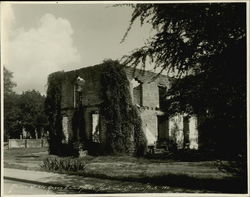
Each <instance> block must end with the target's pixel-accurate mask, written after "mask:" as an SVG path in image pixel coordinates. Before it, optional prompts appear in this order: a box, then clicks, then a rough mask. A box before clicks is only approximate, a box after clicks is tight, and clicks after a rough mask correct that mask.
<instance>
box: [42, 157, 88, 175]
mask: <svg viewBox="0 0 250 197" xmlns="http://www.w3.org/2000/svg"><path fill="white" fill-rule="evenodd" d="M86 164H87V161H86V160H83V159H81V158H72V157H66V158H58V157H54V158H53V157H48V158H46V159H44V160H43V163H42V165H41V167H42V168H43V169H46V170H49V171H60V172H64V171H70V172H79V171H83V170H84V169H85V166H86Z"/></svg>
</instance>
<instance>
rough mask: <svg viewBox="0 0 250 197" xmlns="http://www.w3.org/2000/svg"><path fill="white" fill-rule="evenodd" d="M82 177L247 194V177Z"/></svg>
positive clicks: (102, 175) (88, 175) (85, 174)
mask: <svg viewBox="0 0 250 197" xmlns="http://www.w3.org/2000/svg"><path fill="white" fill-rule="evenodd" d="M82 175H83V176H87V177H95V178H102V179H112V180H120V181H130V182H141V183H149V184H154V185H158V186H173V187H183V188H187V189H205V190H212V191H215V192H222V193H247V178H246V177H227V178H224V179H214V178H198V177H191V176H188V175H184V174H183V175H182V174H180V175H177V174H168V175H159V176H152V177H113V176H112V177H111V176H108V175H105V174H88V173H86V172H84V173H83V174H82Z"/></svg>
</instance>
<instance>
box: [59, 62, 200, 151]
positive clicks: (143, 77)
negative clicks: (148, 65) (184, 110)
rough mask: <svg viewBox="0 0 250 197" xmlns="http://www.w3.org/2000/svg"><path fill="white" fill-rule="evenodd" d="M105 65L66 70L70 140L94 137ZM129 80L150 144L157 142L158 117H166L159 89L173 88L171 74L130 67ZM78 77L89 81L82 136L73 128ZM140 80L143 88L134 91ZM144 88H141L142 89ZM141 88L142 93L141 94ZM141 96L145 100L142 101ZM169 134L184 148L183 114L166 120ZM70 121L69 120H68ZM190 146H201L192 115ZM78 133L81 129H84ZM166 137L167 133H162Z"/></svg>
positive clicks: (84, 93)
mask: <svg viewBox="0 0 250 197" xmlns="http://www.w3.org/2000/svg"><path fill="white" fill-rule="evenodd" d="M102 69H103V68H102V66H101V65H97V66H92V67H87V68H82V69H79V70H75V71H70V72H66V73H65V77H64V80H63V83H62V100H61V106H62V115H63V116H64V119H63V127H64V129H63V131H64V133H65V136H68V137H66V140H67V139H70V138H72V136H74V135H79V137H80V138H86V139H88V140H90V139H91V138H92V117H91V114H92V113H99V106H100V104H101V103H102V95H101V94H102V88H103V87H102V84H101V74H102V72H103V70H102ZM125 72H126V74H127V77H128V80H129V81H130V92H131V95H133V93H135V94H136V96H135V98H133V99H132V100H133V102H134V103H140V104H141V105H140V106H138V107H139V110H140V112H141V118H142V125H143V130H144V133H145V134H146V136H147V138H148V142H149V143H156V141H157V140H158V126H159V125H158V120H157V116H159V115H160V116H163V115H164V113H163V112H161V110H160V109H159V89H158V86H163V87H166V89H169V88H170V86H171V81H170V79H169V78H168V77H167V76H163V75H161V76H159V77H158V78H156V79H154V77H155V75H156V74H155V73H151V72H142V71H139V70H134V69H133V68H126V69H125ZM77 77H81V78H82V79H84V80H85V84H84V85H83V89H82V105H83V108H84V113H83V114H82V121H83V124H84V130H85V132H86V134H85V136H81V135H82V134H81V133H78V134H77V133H74V131H73V127H72V125H73V117H74V113H75V109H76V106H75V105H74V97H75V95H74V83H75V80H76V78H77ZM134 79H136V80H138V81H139V82H141V84H142V87H141V88H137V90H136V91H134V90H133V87H132V80H134ZM139 89H140V90H139ZM140 91H141V93H140ZM140 95H141V102H140ZM100 120H101V121H100V141H101V142H102V143H105V142H106V135H105V132H106V130H105V129H106V127H105V122H104V121H103V119H102V115H101V114H100ZM166 121H167V122H166V124H165V127H166V134H165V138H166V139H167V138H168V137H169V138H171V139H173V140H174V141H175V142H176V143H177V146H178V148H179V149H181V148H183V144H184V143H183V142H184V132H183V129H184V128H183V127H184V125H183V124H184V123H183V117H182V116H181V115H180V116H175V117H172V118H170V119H169V121H168V120H166ZM67 122H68V123H67ZM188 125H189V141H190V143H189V148H190V149H198V130H197V119H196V117H191V118H190V119H189V123H188ZM78 132H81V131H80V130H79V131H78ZM162 136H164V133H162Z"/></svg>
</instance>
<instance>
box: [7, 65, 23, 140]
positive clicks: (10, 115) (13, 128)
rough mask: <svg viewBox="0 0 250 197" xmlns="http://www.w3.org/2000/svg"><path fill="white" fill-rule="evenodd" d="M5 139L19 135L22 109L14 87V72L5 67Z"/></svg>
mask: <svg viewBox="0 0 250 197" xmlns="http://www.w3.org/2000/svg"><path fill="white" fill-rule="evenodd" d="M3 74H4V75H3V77H4V140H7V139H8V138H9V137H10V136H12V137H15V138H16V137H19V135H20V132H19V131H20V121H19V115H20V111H19V109H18V107H17V103H18V95H17V94H16V93H15V92H14V90H13V88H14V87H15V86H16V83H15V82H13V73H12V72H11V71H9V70H8V69H7V68H5V67H4V73H3Z"/></svg>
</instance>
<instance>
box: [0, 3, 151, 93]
mask: <svg viewBox="0 0 250 197" xmlns="http://www.w3.org/2000/svg"><path fill="white" fill-rule="evenodd" d="M1 12H2V14H3V17H2V20H3V21H2V22H3V23H2V24H3V26H2V30H3V37H2V39H3V40H2V41H3V42H2V46H3V53H2V55H3V56H2V57H3V64H4V65H5V66H6V67H7V69H9V70H10V71H12V72H13V75H14V79H13V80H14V81H15V82H16V83H17V87H16V89H15V90H16V92H18V93H21V92H22V91H26V90H32V89H35V90H38V91H40V92H41V93H42V94H44V93H45V92H46V82H47V76H48V74H49V73H52V72H54V71H58V70H65V71H67V70H72V69H77V68H81V67H87V66H93V65H95V64H98V63H101V62H102V61H103V60H104V59H107V58H111V59H119V58H121V57H122V56H123V55H126V54H128V53H129V52H130V51H132V50H133V49H135V48H137V47H140V46H142V45H143V43H144V42H145V41H146V39H147V38H148V37H149V35H150V34H152V32H151V30H150V29H151V28H150V26H149V25H145V26H143V27H141V26H140V24H139V21H137V23H136V24H135V25H134V26H133V28H132V30H131V31H130V33H129V35H128V37H127V39H126V41H125V42H124V43H122V44H121V43H120V41H121V39H122V37H123V35H124V33H125V32H126V29H127V27H128V25H129V20H130V17H131V13H132V9H131V8H130V7H127V6H122V7H121V6H118V7H113V5H112V4H101V2H100V3H98V4H56V3H54V4H31V3H26V4H14V3H12V4H6V3H5V4H4V5H3V6H2V11H1Z"/></svg>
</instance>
